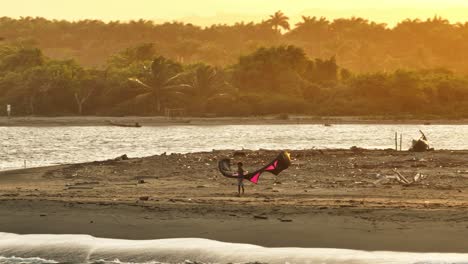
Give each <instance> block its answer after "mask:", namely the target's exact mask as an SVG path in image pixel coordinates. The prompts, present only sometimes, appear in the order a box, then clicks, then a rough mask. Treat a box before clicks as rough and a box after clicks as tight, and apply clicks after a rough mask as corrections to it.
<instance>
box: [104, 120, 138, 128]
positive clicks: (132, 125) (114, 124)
mask: <svg viewBox="0 0 468 264" xmlns="http://www.w3.org/2000/svg"><path fill="white" fill-rule="evenodd" d="M109 124H110V125H113V126H118V127H141V125H140V124H139V123H138V122H135V124H119V123H114V122H112V121H109Z"/></svg>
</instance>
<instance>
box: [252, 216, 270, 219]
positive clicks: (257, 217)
mask: <svg viewBox="0 0 468 264" xmlns="http://www.w3.org/2000/svg"><path fill="white" fill-rule="evenodd" d="M254 218H255V219H262V220H266V219H268V216H264V215H254Z"/></svg>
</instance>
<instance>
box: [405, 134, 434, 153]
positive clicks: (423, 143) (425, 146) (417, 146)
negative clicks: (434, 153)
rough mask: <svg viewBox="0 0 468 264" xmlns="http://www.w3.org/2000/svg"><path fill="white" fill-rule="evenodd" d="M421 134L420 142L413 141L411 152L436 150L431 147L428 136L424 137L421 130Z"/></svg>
mask: <svg viewBox="0 0 468 264" xmlns="http://www.w3.org/2000/svg"><path fill="white" fill-rule="evenodd" d="M419 132H420V133H421V137H420V138H419V139H418V140H415V139H413V141H412V143H411V148H410V149H409V151H414V152H425V151H430V150H434V148H431V147H429V141H428V140H427V137H426V135H424V133H423V132H422V131H421V130H419Z"/></svg>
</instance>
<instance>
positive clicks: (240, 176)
mask: <svg viewBox="0 0 468 264" xmlns="http://www.w3.org/2000/svg"><path fill="white" fill-rule="evenodd" d="M243 165H244V164H242V162H238V163H237V195H238V196H241V188H242V194H244V182H243V181H244V175H245V173H246V172H245V171H244V169H243V168H242V166H243Z"/></svg>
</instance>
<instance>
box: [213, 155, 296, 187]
mask: <svg viewBox="0 0 468 264" xmlns="http://www.w3.org/2000/svg"><path fill="white" fill-rule="evenodd" d="M289 165H291V157H290V156H289V153H288V152H286V151H283V152H281V153H280V154H279V155H278V156H277V157H276V158H275V159H274V160H273V161H271V162H270V163H268V164H267V165H265V166H263V167H262V168H261V169H258V170H256V171H254V172H251V173H248V172H247V171H244V169H243V164H242V162H239V163H237V172H232V171H231V160H230V159H228V158H226V159H222V160H220V161H218V169H219V172H221V174H222V175H223V176H225V177H227V178H235V179H237V191H238V194H239V196H240V195H241V189H242V194H244V183H243V181H244V179H246V180H248V181H250V182H252V183H254V184H257V183H258V180H259V179H260V175H262V173H263V172H269V173H272V174H274V175H278V174H280V172H282V171H283V170H285V169H287V168H288V167H289Z"/></svg>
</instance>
